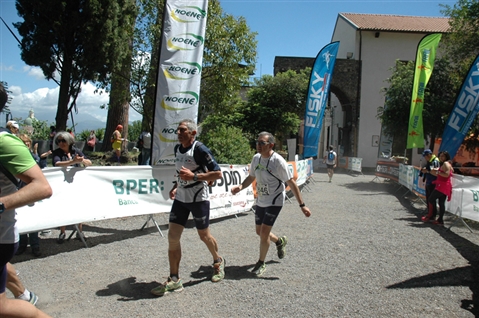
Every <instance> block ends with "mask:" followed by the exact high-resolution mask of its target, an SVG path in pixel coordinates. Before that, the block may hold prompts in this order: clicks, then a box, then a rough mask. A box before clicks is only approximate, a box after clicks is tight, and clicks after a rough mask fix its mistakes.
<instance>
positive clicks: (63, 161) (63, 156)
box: [52, 131, 91, 244]
mask: <svg viewBox="0 0 479 318" xmlns="http://www.w3.org/2000/svg"><path fill="white" fill-rule="evenodd" d="M54 142H55V145H57V146H58V148H57V149H55V150H54V151H53V154H52V157H53V159H52V164H53V166H54V167H68V166H75V167H80V166H81V165H83V166H85V167H88V166H91V161H90V159H87V158H86V157H85V155H84V154H83V152H82V151H81V150H80V149H78V148H76V147H75V138H73V136H72V135H71V134H70V133H68V132H66V131H59V132H58V133H57V134H56V135H55V139H54ZM78 229H79V232H77V234H76V236H77V238H78V239H82V238H83V239H84V240H86V237H85V235H84V234H83V231H82V224H81V223H80V224H78ZM65 230H66V227H65V226H62V227H60V235H59V236H58V240H57V243H58V244H62V243H63V242H64V241H65V236H66V234H65Z"/></svg>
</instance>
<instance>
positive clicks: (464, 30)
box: [442, 0, 479, 152]
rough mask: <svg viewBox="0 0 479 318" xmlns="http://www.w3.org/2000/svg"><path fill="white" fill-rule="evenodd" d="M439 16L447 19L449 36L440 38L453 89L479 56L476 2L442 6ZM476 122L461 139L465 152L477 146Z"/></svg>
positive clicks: (478, 130) (478, 129)
mask: <svg viewBox="0 0 479 318" xmlns="http://www.w3.org/2000/svg"><path fill="white" fill-rule="evenodd" d="M442 6H443V7H444V10H443V11H442V13H443V14H444V15H446V16H449V17H450V22H449V24H450V26H451V28H450V33H448V34H446V35H445V36H444V38H443V42H444V47H445V52H446V53H445V54H446V56H447V57H448V59H449V60H450V61H452V63H451V64H450V67H451V72H450V74H449V76H450V77H451V79H452V81H453V83H454V86H455V87H456V89H457V90H459V88H460V87H461V85H462V82H463V81H464V78H465V76H466V75H467V73H468V71H469V68H470V67H471V64H472V63H473V61H474V60H475V58H476V56H477V55H478V54H479V24H478V23H477V21H479V2H478V1H477V0H458V1H457V3H456V4H454V6H452V7H451V6H449V5H442ZM478 136H479V121H478V118H477V117H476V119H475V121H474V123H473V124H472V125H471V128H470V129H469V133H468V137H466V139H465V140H464V145H465V146H466V150H468V151H471V152H475V151H476V149H477V148H478V147H479V139H478Z"/></svg>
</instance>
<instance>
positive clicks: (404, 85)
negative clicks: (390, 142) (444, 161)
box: [378, 59, 456, 149]
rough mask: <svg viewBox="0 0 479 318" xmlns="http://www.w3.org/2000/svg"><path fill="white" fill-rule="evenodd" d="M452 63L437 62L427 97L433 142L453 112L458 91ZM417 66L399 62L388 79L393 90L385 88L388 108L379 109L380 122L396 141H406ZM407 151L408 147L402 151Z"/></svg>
mask: <svg viewBox="0 0 479 318" xmlns="http://www.w3.org/2000/svg"><path fill="white" fill-rule="evenodd" d="M449 65H450V63H449V62H448V61H447V60H446V59H437V60H436V61H435V64H434V71H433V72H432V75H431V78H430V80H429V83H428V84H427V86H426V91H425V94H424V107H423V113H422V116H423V128H424V136H426V137H430V138H431V142H432V143H434V139H435V138H437V137H440V136H441V135H442V132H443V130H444V126H445V124H446V121H447V116H448V115H449V113H450V112H451V110H452V107H453V105H454V99H455V95H456V89H455V87H454V85H453V82H452V78H451V77H450V76H449V75H450V68H449ZM414 66H415V62H413V61H410V62H407V63H404V62H401V61H399V60H398V61H396V66H395V67H393V68H392V69H391V71H392V74H391V77H390V78H388V79H386V82H387V83H389V86H388V87H386V88H383V91H384V93H385V96H386V101H385V106H384V107H379V108H378V118H379V119H380V120H381V122H382V125H383V128H384V131H385V133H386V134H388V135H390V136H393V138H394V140H403V141H404V142H405V141H406V137H407V131H408V129H407V128H408V124H409V113H410V109H411V96H412V86H413V79H414ZM404 148H405V145H404V147H403V148H402V149H404Z"/></svg>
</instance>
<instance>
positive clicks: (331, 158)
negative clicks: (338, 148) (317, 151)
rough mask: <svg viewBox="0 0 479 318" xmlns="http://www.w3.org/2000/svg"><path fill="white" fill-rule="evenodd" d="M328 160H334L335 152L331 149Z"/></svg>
mask: <svg viewBox="0 0 479 318" xmlns="http://www.w3.org/2000/svg"><path fill="white" fill-rule="evenodd" d="M328 160H329V161H333V160H334V152H332V151H330V152H329V154H328Z"/></svg>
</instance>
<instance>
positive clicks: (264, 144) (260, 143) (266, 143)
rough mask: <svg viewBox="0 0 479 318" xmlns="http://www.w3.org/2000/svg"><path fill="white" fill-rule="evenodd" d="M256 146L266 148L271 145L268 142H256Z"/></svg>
mask: <svg viewBox="0 0 479 318" xmlns="http://www.w3.org/2000/svg"><path fill="white" fill-rule="evenodd" d="M256 144H257V145H261V146H266V145H268V144H269V142H267V141H256Z"/></svg>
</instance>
